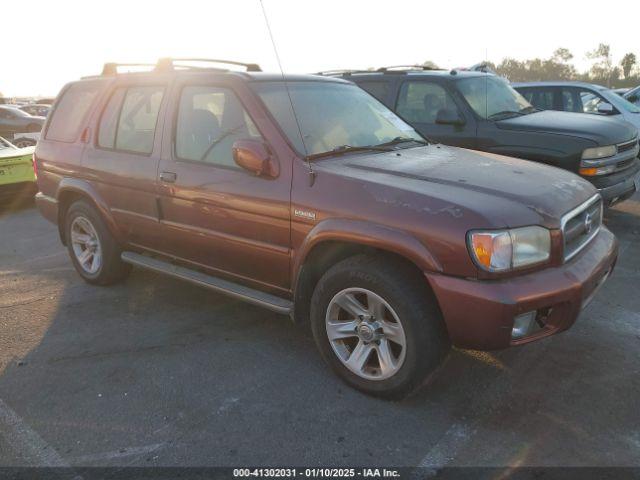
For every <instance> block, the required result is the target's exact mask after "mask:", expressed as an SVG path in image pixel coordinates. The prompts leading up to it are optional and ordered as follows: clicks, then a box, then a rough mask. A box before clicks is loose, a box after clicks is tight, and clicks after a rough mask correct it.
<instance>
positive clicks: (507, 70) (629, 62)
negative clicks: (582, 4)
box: [486, 43, 640, 88]
mask: <svg viewBox="0 0 640 480" xmlns="http://www.w3.org/2000/svg"><path fill="white" fill-rule="evenodd" d="M573 58H574V56H573V54H572V53H571V52H570V51H569V50H568V49H567V48H558V49H556V50H555V51H554V52H553V55H551V57H549V58H532V59H528V60H516V59H515V58H504V59H503V60H502V61H501V62H500V63H498V64H497V65H496V64H494V63H492V62H487V63H486V65H487V66H489V67H491V68H492V69H493V70H494V71H495V72H496V73H497V74H498V75H500V76H503V77H506V78H507V79H508V80H509V81H511V82H538V81H545V80H576V81H583V82H589V83H597V84H601V85H605V86H607V87H609V88H623V87H635V86H637V85H639V84H640V64H639V63H638V58H637V57H636V54H635V53H632V52H629V53H627V54H626V55H624V56H623V57H622V60H621V61H620V62H619V63H615V62H614V60H613V56H612V55H611V47H610V46H609V45H607V44H604V43H601V44H600V45H598V47H597V48H595V49H593V50H591V51H589V52H587V58H588V59H590V60H592V61H593V64H592V65H591V68H590V69H589V70H588V71H586V72H579V71H578V70H577V69H576V67H575V66H574V65H573V64H572V63H571V60H572V59H573Z"/></svg>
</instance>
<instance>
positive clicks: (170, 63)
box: [156, 58, 262, 72]
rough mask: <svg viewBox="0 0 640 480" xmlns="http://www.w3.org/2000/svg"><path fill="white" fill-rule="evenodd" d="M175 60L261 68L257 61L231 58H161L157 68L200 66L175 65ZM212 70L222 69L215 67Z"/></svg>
mask: <svg viewBox="0 0 640 480" xmlns="http://www.w3.org/2000/svg"><path fill="white" fill-rule="evenodd" d="M175 62H194V63H220V64H223V65H236V66H239V67H245V68H246V69H247V72H261V71H262V69H261V68H260V65H258V64H257V63H244V62H236V61H233V60H218V59H213V58H161V59H160V60H158V63H157V64H156V69H157V70H173V69H174V68H175V67H178V68H187V69H198V68H202V67H195V66H192V65H176V64H175ZM214 70H223V69H215V68H214Z"/></svg>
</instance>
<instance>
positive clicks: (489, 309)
mask: <svg viewBox="0 0 640 480" xmlns="http://www.w3.org/2000/svg"><path fill="white" fill-rule="evenodd" d="M617 257H618V242H617V240H616V238H615V236H614V235H613V234H612V233H611V232H610V231H609V230H608V229H607V228H606V227H604V226H603V227H602V228H601V230H600V232H599V233H598V235H596V237H595V238H594V239H593V240H592V241H591V242H590V243H589V245H588V246H587V247H586V248H585V249H584V250H582V251H581V252H580V253H579V254H578V255H577V256H576V257H575V258H573V259H571V260H570V261H569V262H567V263H565V264H564V265H561V266H559V267H549V268H547V269H544V270H540V271H537V272H534V273H530V274H526V275H522V276H518V277H512V278H509V279H504V280H472V279H465V278H459V277H450V276H446V275H441V274H435V273H426V274H425V275H426V277H427V280H428V281H429V284H430V285H431V287H432V289H433V291H434V293H435V295H436V297H437V299H438V303H439V305H440V309H441V311H442V314H443V316H444V320H445V323H446V325H447V330H448V332H449V337H450V339H451V341H452V343H453V344H454V345H456V346H457V347H460V348H469V349H476V350H497V349H501V348H506V347H509V346H511V345H519V344H523V343H528V342H530V341H533V340H537V339H539V338H543V337H546V336H549V335H553V334H555V333H558V332H561V331H563V330H566V329H567V328H569V327H570V326H571V325H573V323H574V322H575V321H576V319H577V318H578V315H579V314H580V311H581V309H582V307H583V306H585V305H586V304H587V303H588V302H589V301H590V300H591V298H592V297H593V295H592V294H593V293H594V292H595V290H596V289H597V288H599V287H600V286H601V285H602V283H603V282H604V280H605V279H606V277H607V276H608V275H609V274H610V273H611V271H612V270H613V267H614V265H615V262H616V259H617ZM531 311H544V312H547V313H548V315H547V316H546V318H544V324H543V326H542V327H541V328H540V329H539V330H538V331H536V332H535V333H533V334H531V335H529V336H526V337H523V338H521V339H518V340H512V338H511V333H512V329H513V326H514V319H515V317H517V316H519V315H522V314H524V313H527V312H531Z"/></svg>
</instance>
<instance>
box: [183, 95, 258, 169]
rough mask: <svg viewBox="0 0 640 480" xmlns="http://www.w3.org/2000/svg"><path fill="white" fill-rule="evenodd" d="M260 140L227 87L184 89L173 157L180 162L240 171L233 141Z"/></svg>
mask: <svg viewBox="0 0 640 480" xmlns="http://www.w3.org/2000/svg"><path fill="white" fill-rule="evenodd" d="M250 138H261V135H260V133H259V132H258V129H257V128H256V126H255V124H254V123H253V121H252V120H251V118H250V117H249V115H248V114H247V112H246V111H245V109H244V108H243V107H242V104H241V103H240V100H239V99H238V97H236V95H235V94H234V93H233V92H232V91H231V90H229V89H228V88H221V87H212V86H209V87H201V86H191V87H185V88H184V89H183V90H182V95H181V96H180V105H179V110H178V122H177V125H176V156H177V157H178V158H180V159H183V160H192V161H196V162H204V163H211V164H214V165H219V166H224V167H231V168H239V167H237V165H236V163H235V162H234V161H233V155H232V152H231V147H232V146H233V143H234V142H235V141H236V140H240V139H250Z"/></svg>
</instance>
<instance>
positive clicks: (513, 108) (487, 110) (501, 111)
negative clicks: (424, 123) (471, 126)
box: [457, 75, 535, 120]
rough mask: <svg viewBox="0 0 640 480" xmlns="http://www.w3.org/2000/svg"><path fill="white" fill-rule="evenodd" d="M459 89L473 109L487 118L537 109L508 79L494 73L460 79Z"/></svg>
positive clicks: (495, 118)
mask: <svg viewBox="0 0 640 480" xmlns="http://www.w3.org/2000/svg"><path fill="white" fill-rule="evenodd" d="M457 85H458V90H460V93H462V96H463V97H464V98H465V100H466V101H467V102H468V103H469V105H470V106H471V108H473V111H474V112H476V114H478V115H479V116H480V117H481V118H484V119H485V120H487V119H489V120H499V119H501V118H505V117H509V116H513V115H522V114H525V113H531V112H532V111H535V108H534V107H532V106H531V104H530V103H529V102H527V101H526V100H525V99H524V97H523V96H522V95H520V94H519V93H518V92H516V91H515V90H514V89H513V87H511V85H509V84H508V83H507V81H506V80H504V79H502V78H500V77H495V76H493V75H485V76H482V77H471V78H464V79H462V80H459V81H458V83H457Z"/></svg>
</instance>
